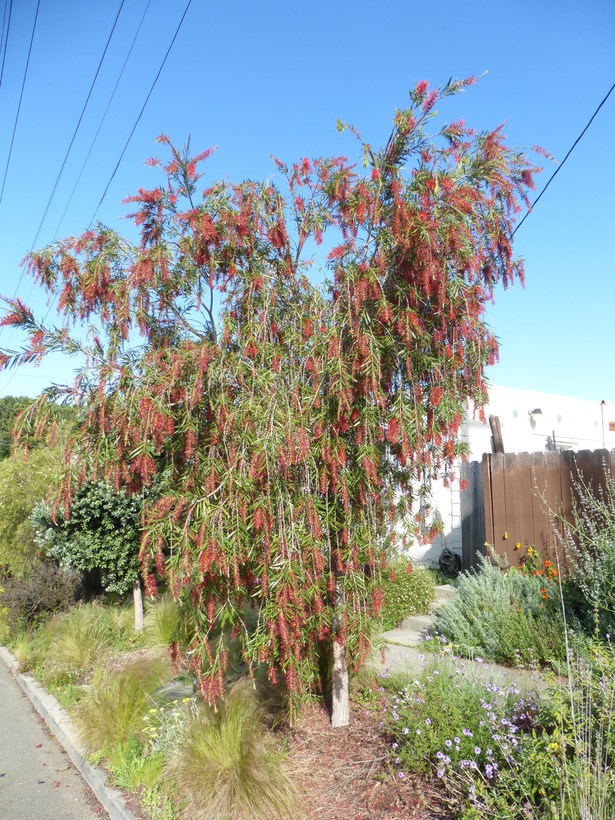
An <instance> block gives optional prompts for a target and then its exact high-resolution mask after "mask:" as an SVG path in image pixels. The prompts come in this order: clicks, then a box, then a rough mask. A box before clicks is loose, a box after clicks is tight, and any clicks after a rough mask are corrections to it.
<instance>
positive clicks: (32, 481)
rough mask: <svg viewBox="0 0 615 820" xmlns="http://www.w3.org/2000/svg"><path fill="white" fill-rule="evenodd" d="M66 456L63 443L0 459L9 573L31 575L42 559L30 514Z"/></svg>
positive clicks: (1, 521) (2, 547)
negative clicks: (26, 454) (62, 447)
mask: <svg viewBox="0 0 615 820" xmlns="http://www.w3.org/2000/svg"><path fill="white" fill-rule="evenodd" d="M62 458H63V451H62V449H61V448H60V447H59V446H58V447H53V448H52V447H44V446H40V447H37V448H36V449H34V450H32V451H31V452H30V453H29V455H28V457H27V458H26V456H24V455H23V454H18V455H17V456H16V457H15V458H6V459H4V460H3V461H0V567H2V566H4V567H5V568H6V570H7V571H8V574H9V575H12V576H15V577H17V578H23V577H27V575H28V574H29V573H30V572H31V570H32V569H33V568H34V567H35V566H36V565H37V564H38V563H40V557H41V555H40V548H39V546H38V545H37V543H36V540H35V535H36V533H35V530H34V527H33V525H32V523H31V522H30V516H31V515H32V511H33V510H34V507H35V506H36V504H37V503H39V502H40V501H42V499H44V498H45V496H46V495H47V493H48V492H49V491H50V489H51V488H52V487H53V484H54V481H55V479H56V478H57V476H58V474H59V471H60V468H61V465H62Z"/></svg>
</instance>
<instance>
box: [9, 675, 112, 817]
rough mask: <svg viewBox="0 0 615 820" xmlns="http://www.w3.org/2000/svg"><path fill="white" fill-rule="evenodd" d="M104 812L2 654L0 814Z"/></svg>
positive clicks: (84, 814) (80, 814) (97, 814)
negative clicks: (24, 691) (10, 670)
mask: <svg viewBox="0 0 615 820" xmlns="http://www.w3.org/2000/svg"><path fill="white" fill-rule="evenodd" d="M106 817H108V815H107V813H106V812H105V811H104V810H103V808H102V807H101V805H100V804H99V803H98V801H97V800H96V798H95V797H94V795H93V794H92V792H91V791H90V789H89V787H88V786H87V785H86V784H85V783H84V781H83V780H82V778H81V775H80V774H79V772H78V771H77V769H76V768H75V767H74V766H73V764H72V762H71V760H70V758H69V757H68V755H67V754H66V752H65V751H64V750H63V749H62V747H61V746H60V745H59V743H58V742H57V741H56V740H55V739H54V738H53V736H52V735H51V734H50V733H49V732H48V730H47V729H46V727H45V725H44V723H43V721H42V720H41V718H40V717H39V715H38V714H37V713H36V711H35V710H34V708H33V707H32V704H31V703H30V701H29V700H28V698H27V697H26V696H25V695H24V693H23V692H22V690H21V689H20V687H19V686H18V684H17V682H16V681H15V680H14V679H13V676H12V675H11V673H10V672H9V670H8V669H7V668H6V666H5V665H4V663H2V661H1V660H0V818H1V820H94V818H96V820H101V818H106Z"/></svg>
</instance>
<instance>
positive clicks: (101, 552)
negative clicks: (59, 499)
mask: <svg viewBox="0 0 615 820" xmlns="http://www.w3.org/2000/svg"><path fill="white" fill-rule="evenodd" d="M142 507H143V498H142V497H141V496H140V495H132V496H130V495H128V494H127V493H126V492H124V491H123V490H122V491H119V492H116V491H115V490H113V488H111V487H109V486H108V485H106V484H105V483H104V482H102V481H100V482H98V483H95V484H94V483H89V482H88V483H86V484H84V485H83V487H81V489H80V490H79V491H78V492H77V493H76V495H75V498H74V500H73V503H72V506H71V511H70V517H69V518H64V516H63V515H62V514H61V513H60V512H58V513H57V514H56V516H55V520H54V518H52V515H51V511H50V509H49V507H48V506H47V505H46V504H38V505H37V506H36V508H35V510H34V513H33V515H32V522H33V524H34V526H35V527H36V532H37V542H38V544H39V546H40V548H41V549H42V550H44V551H45V553H46V554H47V556H49V557H50V558H53V559H54V560H56V561H58V562H59V563H60V564H62V565H64V566H67V567H71V568H72V569H74V570H78V571H80V572H84V573H87V572H89V573H92V572H95V573H98V574H99V577H100V583H101V586H102V589H104V590H105V592H115V593H118V594H120V595H123V594H125V593H126V592H128V591H130V590H131V589H132V585H133V582H134V580H135V579H136V578H137V577H138V576H139V562H138V554H139V545H140V538H141V532H140V526H141V523H140V519H141V510H142Z"/></svg>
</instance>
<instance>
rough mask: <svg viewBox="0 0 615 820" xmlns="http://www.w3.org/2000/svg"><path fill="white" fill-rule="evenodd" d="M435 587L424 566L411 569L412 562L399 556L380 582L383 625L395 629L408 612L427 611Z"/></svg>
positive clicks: (419, 612)
mask: <svg viewBox="0 0 615 820" xmlns="http://www.w3.org/2000/svg"><path fill="white" fill-rule="evenodd" d="M434 590H435V583H434V580H433V576H432V575H431V573H429V572H428V571H427V570H424V569H413V568H412V566H411V564H409V563H408V562H407V561H403V560H401V559H398V560H396V561H394V562H393V563H392V564H391V566H390V572H389V577H388V578H387V579H386V580H385V581H384V583H383V591H384V602H383V605H382V609H381V610H380V618H381V619H382V628H383V629H384V630H387V629H394V628H395V627H396V626H399V624H400V623H401V622H402V621H403V619H404V618H406V617H407V616H408V615H422V614H425V613H427V612H429V605H430V604H431V602H432V601H433V599H434Z"/></svg>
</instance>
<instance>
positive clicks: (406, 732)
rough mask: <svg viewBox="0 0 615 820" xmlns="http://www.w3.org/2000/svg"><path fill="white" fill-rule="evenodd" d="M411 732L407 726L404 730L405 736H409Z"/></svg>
mask: <svg viewBox="0 0 615 820" xmlns="http://www.w3.org/2000/svg"><path fill="white" fill-rule="evenodd" d="M409 731H410V729H408V727H407V726H406V727H405V728H404V734H405V735H407V734H408V732H409Z"/></svg>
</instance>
